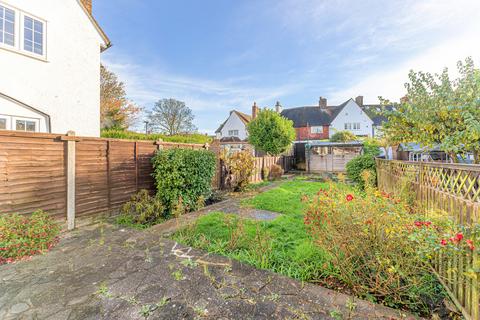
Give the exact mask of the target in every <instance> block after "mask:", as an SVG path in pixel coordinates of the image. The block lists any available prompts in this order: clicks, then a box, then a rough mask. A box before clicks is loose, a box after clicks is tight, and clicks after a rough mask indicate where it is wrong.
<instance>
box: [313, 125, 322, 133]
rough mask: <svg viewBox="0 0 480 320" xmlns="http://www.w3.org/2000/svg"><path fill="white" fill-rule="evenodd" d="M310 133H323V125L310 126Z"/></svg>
mask: <svg viewBox="0 0 480 320" xmlns="http://www.w3.org/2000/svg"><path fill="white" fill-rule="evenodd" d="M310 133H311V134H322V133H323V126H312V127H310Z"/></svg>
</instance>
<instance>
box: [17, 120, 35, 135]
mask: <svg viewBox="0 0 480 320" xmlns="http://www.w3.org/2000/svg"><path fill="white" fill-rule="evenodd" d="M15 123H16V126H15V130H18V131H27V132H35V131H37V130H36V129H37V124H36V123H35V121H28V120H17V121H16V122H15Z"/></svg>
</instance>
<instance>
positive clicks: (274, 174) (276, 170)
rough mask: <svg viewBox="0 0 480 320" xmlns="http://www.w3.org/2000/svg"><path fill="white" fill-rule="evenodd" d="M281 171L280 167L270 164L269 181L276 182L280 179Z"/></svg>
mask: <svg viewBox="0 0 480 320" xmlns="http://www.w3.org/2000/svg"><path fill="white" fill-rule="evenodd" d="M283 173H284V172H283V169H282V167H281V166H279V165H278V164H272V166H271V167H270V179H272V180H278V179H280V178H281V177H282V175H283Z"/></svg>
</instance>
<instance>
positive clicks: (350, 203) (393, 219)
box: [305, 185, 441, 314]
mask: <svg viewBox="0 0 480 320" xmlns="http://www.w3.org/2000/svg"><path fill="white" fill-rule="evenodd" d="M305 224H306V226H307V228H308V230H309V232H310V234H311V236H312V237H313V239H314V241H315V243H316V244H317V245H318V246H319V247H321V248H322V249H324V250H326V251H327V252H329V253H330V255H331V258H332V263H333V265H335V267H336V268H337V270H338V276H337V278H338V279H339V280H341V281H342V282H343V283H345V284H346V285H347V286H348V287H349V289H350V290H352V291H353V292H354V293H355V294H356V295H358V296H360V297H363V298H366V299H369V300H372V301H375V302H382V303H384V304H386V305H388V306H391V307H396V308H407V309H409V310H411V311H414V312H418V313H420V314H428V312H429V304H431V303H432V302H435V301H436V300H438V297H439V293H440V296H441V289H439V285H438V283H437V282H436V281H435V279H434V278H433V275H432V274H431V272H430V267H429V264H428V257H427V256H426V255H425V252H429V251H430V252H431V253H432V254H433V252H432V250H434V248H432V246H431V243H430V242H429V241H422V237H420V236H418V235H417V232H418V225H421V226H427V225H429V224H428V223H427V224H424V222H422V221H421V220H420V221H419V220H418V219H416V218H415V216H414V215H412V214H410V213H408V212H406V211H405V206H404V204H403V203H402V202H401V201H400V200H398V199H394V198H392V197H390V196H388V195H386V194H380V193H378V192H376V191H374V189H373V188H369V187H368V185H367V190H366V192H365V194H363V195H358V194H353V193H346V192H345V191H342V190H340V189H338V188H337V187H335V186H334V185H331V186H330V189H329V190H325V191H320V192H319V193H318V195H317V196H316V197H315V198H314V199H311V204H310V205H309V208H308V210H307V213H306V215H305ZM430 225H431V223H430ZM432 230H433V229H432Z"/></svg>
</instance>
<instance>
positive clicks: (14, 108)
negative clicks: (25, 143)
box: [0, 96, 49, 132]
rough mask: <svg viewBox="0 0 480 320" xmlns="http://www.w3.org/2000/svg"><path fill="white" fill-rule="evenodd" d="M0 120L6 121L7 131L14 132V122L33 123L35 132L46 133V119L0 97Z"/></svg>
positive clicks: (47, 129)
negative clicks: (24, 121)
mask: <svg viewBox="0 0 480 320" xmlns="http://www.w3.org/2000/svg"><path fill="white" fill-rule="evenodd" d="M0 119H6V120H7V130H15V124H16V120H29V121H34V122H35V124H36V132H48V131H49V128H48V118H47V117H45V115H43V114H41V113H38V112H35V111H32V110H30V109H28V108H25V107H24V106H22V105H19V104H16V103H15V102H13V101H10V100H8V99H5V98H2V97H1V96H0Z"/></svg>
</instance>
